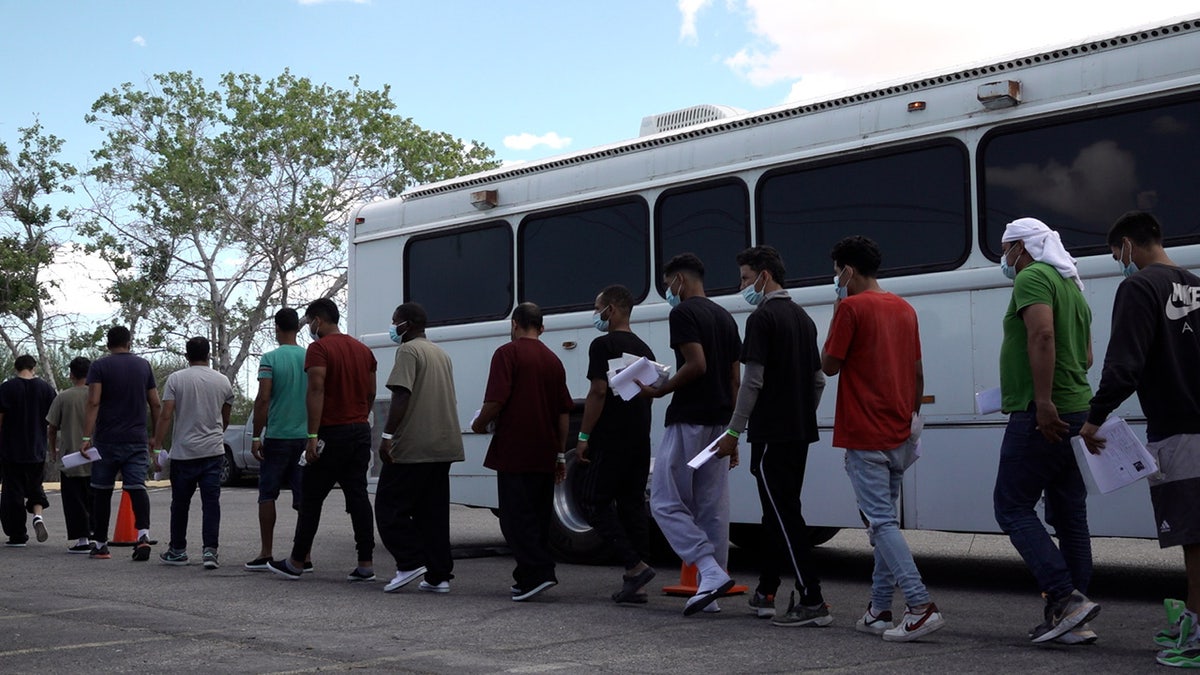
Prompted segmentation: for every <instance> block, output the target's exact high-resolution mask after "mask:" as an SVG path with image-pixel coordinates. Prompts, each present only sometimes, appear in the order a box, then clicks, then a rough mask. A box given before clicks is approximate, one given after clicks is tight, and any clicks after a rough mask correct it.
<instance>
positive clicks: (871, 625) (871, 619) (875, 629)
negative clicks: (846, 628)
mask: <svg viewBox="0 0 1200 675" xmlns="http://www.w3.org/2000/svg"><path fill="white" fill-rule="evenodd" d="M891 627H892V612H891V611H890V610H888V611H883V612H880V613H878V614H876V613H875V610H874V609H872V608H871V605H870V604H869V603H868V604H867V611H866V612H865V613H863V615H862V618H861V619H859V620H858V621H857V622H855V624H854V630H856V631H858V632H860V633H870V634H871V635H883V633H884V631H886V630H888V629H890V628H891Z"/></svg>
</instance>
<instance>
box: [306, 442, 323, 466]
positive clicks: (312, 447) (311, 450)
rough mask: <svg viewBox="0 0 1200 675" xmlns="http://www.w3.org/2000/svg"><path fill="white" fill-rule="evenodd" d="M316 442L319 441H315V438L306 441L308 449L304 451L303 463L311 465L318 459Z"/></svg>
mask: <svg viewBox="0 0 1200 675" xmlns="http://www.w3.org/2000/svg"><path fill="white" fill-rule="evenodd" d="M318 440H319V439H316V438H310V439H308V447H307V448H305V449H304V461H305V463H306V464H312V463H313V462H315V461H317V460H318V459H320V457H321V456H320V455H318V454H317V441H318Z"/></svg>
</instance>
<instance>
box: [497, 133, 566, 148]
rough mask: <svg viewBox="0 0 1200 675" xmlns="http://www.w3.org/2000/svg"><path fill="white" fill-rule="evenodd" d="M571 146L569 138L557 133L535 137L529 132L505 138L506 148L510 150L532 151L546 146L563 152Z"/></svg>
mask: <svg viewBox="0 0 1200 675" xmlns="http://www.w3.org/2000/svg"><path fill="white" fill-rule="evenodd" d="M570 144H571V138H570V137H568V136H559V135H558V133H557V132H554V131H551V132H550V133H546V134H542V135H541V136H534V135H533V134H531V133H529V132H525V133H522V134H516V135H514V136H505V137H504V147H506V148H508V149H509V150H532V149H533V148H536V147H537V146H539V145H545V146H547V147H549V148H551V149H553V150H562V149H563V148H565V147H567V146H568V145H570Z"/></svg>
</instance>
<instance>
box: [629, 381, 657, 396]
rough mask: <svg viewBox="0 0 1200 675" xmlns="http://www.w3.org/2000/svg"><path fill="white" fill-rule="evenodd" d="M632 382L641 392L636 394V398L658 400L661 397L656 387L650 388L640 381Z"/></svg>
mask: <svg viewBox="0 0 1200 675" xmlns="http://www.w3.org/2000/svg"><path fill="white" fill-rule="evenodd" d="M634 382H636V383H637V386H638V387H640V388H641V390H642V393H640V394H638V396H641V397H642V398H658V397H659V396H661V394H660V393H659V391H658V387H651V386H650V385H647V384H642V382H641V380H634Z"/></svg>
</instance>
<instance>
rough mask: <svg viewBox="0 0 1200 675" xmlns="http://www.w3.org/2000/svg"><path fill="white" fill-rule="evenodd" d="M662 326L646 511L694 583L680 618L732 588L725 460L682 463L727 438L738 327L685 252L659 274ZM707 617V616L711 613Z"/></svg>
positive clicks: (647, 390) (648, 391) (651, 391)
mask: <svg viewBox="0 0 1200 675" xmlns="http://www.w3.org/2000/svg"><path fill="white" fill-rule="evenodd" d="M663 283H664V284H666V287H667V288H666V297H667V302H668V303H670V304H671V306H672V307H673V308H674V309H672V310H671V313H670V315H668V318H667V321H668V324H669V325H670V331H671V348H672V349H674V350H675V363H676V368H675V374H674V375H673V376H672V377H671V379H669V380H667V381H666V382H664V383H663V385H662V386H661V387H658V388H652V387H648V386H645V385H644V384H643V386H642V391H643V393H644V394H645V395H647V396H651V397H662V396H666V395H667V394H674V396H672V398H671V405H669V406H667V415H666V426H667V430H666V433H665V434H664V435H663V440H662V443H661V444H659V446H658V453H657V454H656V455H655V458H654V474H653V477H652V478H651V483H650V509H651V512H652V513H653V514H654V520H655V521H656V522H657V523H658V527H659V529H661V530H662V533H663V536H664V537H666V539H667V541H668V542H669V543H670V544H671V548H672V549H674V550H675V553H676V554H678V555H679V557H680V558H681V559H682V560H683V561H684V562H685V563H687V564H689V565H695V566H696V571H697V573H698V574H699V576H700V580H699V585H698V588H697V589H696V594H695V595H693V596H692V597H690V598H688V600H687V603H686V604H685V605H684V610H683V614H684V616H691V615H693V614H695V613H696V612H700V611H703V610H705V609H706V608H710V607H711V606H712V605H713V603H714V602H715V601H716V599H717V598H718V597H720V596H721V595H723V594H725V593H726V592H727V591H728V590H729V589H731V588H733V585H734V582H733V579H731V578H730V577H729V574H728V573H727V572H726V571H725V568H726V567H727V566H728V562H729V469H730V468H731V467H730V461H729V460H726V459H724V458H720V459H712V460H709V461H708V462H707V463H705V464H704V465H702V466H701V467H700V468H698V469H692V468H691V467H689V466H688V465H687V463H688V462H689V461H690V460H691V459H692V458H693V457H695V456H696V455H698V454H699V453H700V451H701V450H703V449H704V448H706V447H707V446H708V445H709V444H710V443H712V442H713V441H715V440H716V439H717V437H718V436H720V435H721V434H723V433H725V431H726V425H727V424H728V423H729V416H730V415H731V414H732V413H733V402H734V400H735V399H737V390H738V385H739V384H740V382H741V372H740V368H739V363H738V352H739V351H740V350H741V347H742V343H741V339H740V337H739V336H738V328H737V322H735V321H734V320H733V316H732V315H730V314H729V312H728V311H727V310H726V309H725V308H723V307H721V306H720V305H718V304H717V303H715V302H713V301H712V300H709V299H708V298H707V297H706V296H705V293H704V263H702V262H700V259H699V258H697V257H696V256H695V255H693V254H691V253H681V254H680V255H677V256H675V257H674V258H671V260H670V261H668V262H667V264H666V266H665V267H664V268H663ZM710 611H711V610H710Z"/></svg>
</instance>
